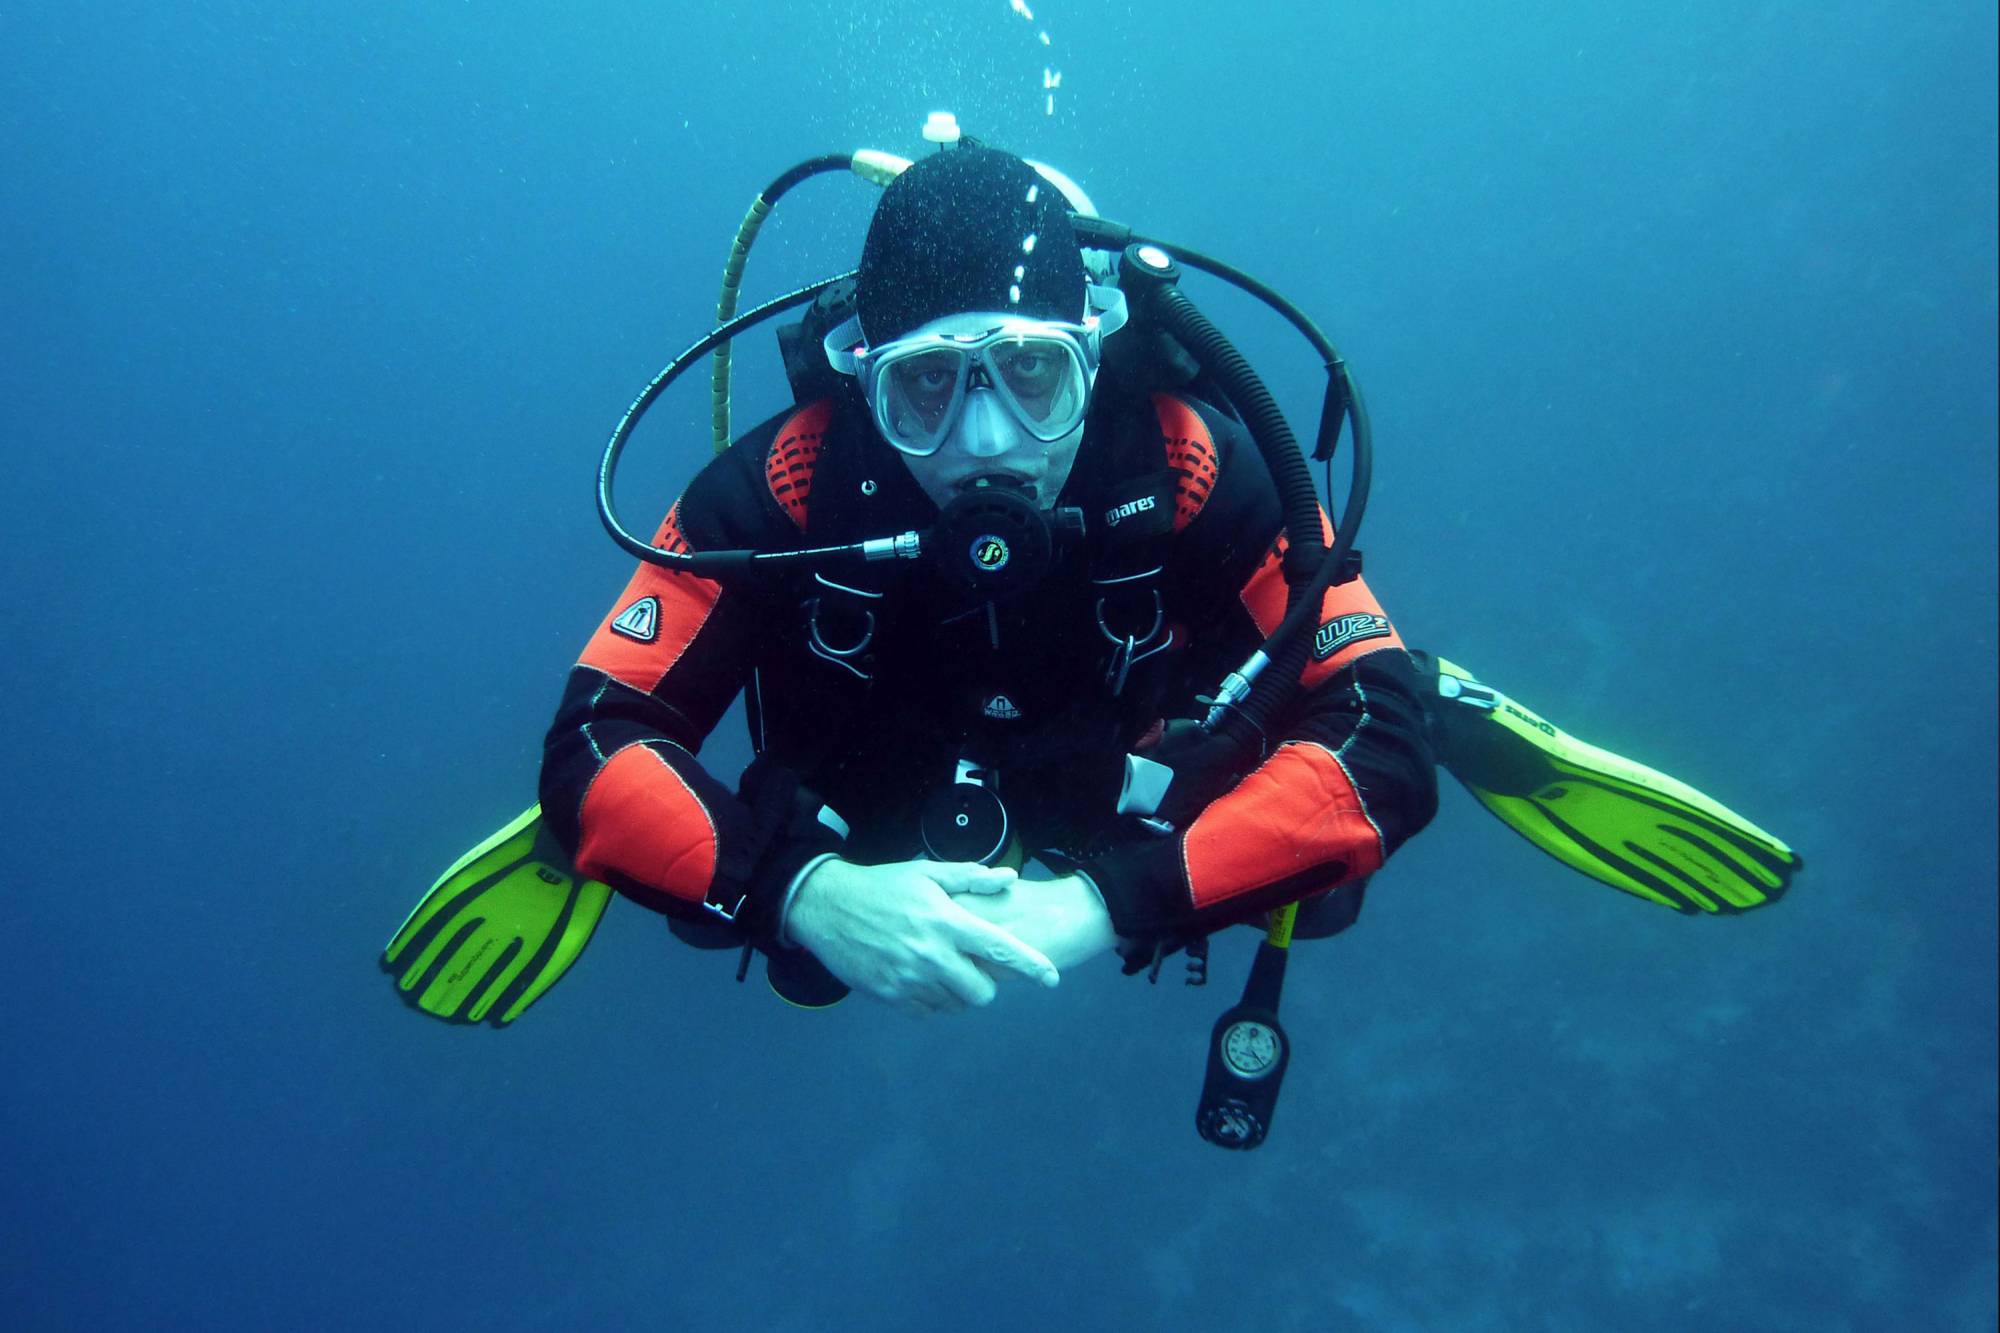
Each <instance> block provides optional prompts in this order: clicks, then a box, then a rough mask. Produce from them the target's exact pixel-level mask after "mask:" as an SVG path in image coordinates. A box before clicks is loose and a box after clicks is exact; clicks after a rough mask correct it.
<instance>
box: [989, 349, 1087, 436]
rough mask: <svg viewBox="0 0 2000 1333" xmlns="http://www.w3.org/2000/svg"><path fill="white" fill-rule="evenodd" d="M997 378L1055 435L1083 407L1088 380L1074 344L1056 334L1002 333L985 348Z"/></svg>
mask: <svg viewBox="0 0 2000 1333" xmlns="http://www.w3.org/2000/svg"><path fill="white" fill-rule="evenodd" d="M986 363H987V365H988V366H989V367H991V368H992V371H993V377H994V380H995V382H996V383H997V384H999V385H1000V386H1001V387H1002V388H1004V389H1005V390H1006V392H1007V395H1008V396H1009V397H1010V398H1012V399H1013V400H1014V403H1015V405H1016V406H1017V407H1019V408H1020V409H1021V413H1022V415H1023V416H1025V417H1026V418H1027V420H1028V421H1029V422H1031V423H1033V424H1034V425H1036V426H1038V427H1039V426H1047V427H1052V428H1054V429H1055V433H1056V434H1058V435H1060V434H1064V433H1066V432H1067V431H1068V430H1069V429H1070V428H1071V427H1072V426H1074V425H1075V424H1076V419H1077V417H1078V416H1079V415H1080V414H1081V413H1082V411H1083V403H1084V398H1085V395H1086V393H1087V391H1088V381H1087V379H1086V377H1085V375H1084V370H1083V362H1082V360H1081V359H1080V358H1079V357H1078V356H1077V353H1076V349H1075V348H1074V347H1073V346H1071V345H1070V344H1069V342H1068V341H1066V340H1064V339H1061V338H1036V337H1027V336H1023V337H1013V338H1003V339H1001V340H1000V341H998V342H996V343H994V344H993V345H992V346H991V347H989V348H987V350H986Z"/></svg>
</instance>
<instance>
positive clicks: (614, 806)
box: [576, 744, 721, 905]
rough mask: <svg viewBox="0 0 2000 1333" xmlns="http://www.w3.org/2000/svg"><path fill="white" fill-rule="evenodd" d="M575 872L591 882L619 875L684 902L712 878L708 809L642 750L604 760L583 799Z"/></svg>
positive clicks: (712, 829) (713, 836) (698, 895)
mask: <svg viewBox="0 0 2000 1333" xmlns="http://www.w3.org/2000/svg"><path fill="white" fill-rule="evenodd" d="M581 822H582V826H583V838H582V841H581V842H580V843H579V844H578V845H577V849H576V868H577V869H578V870H581V871H582V872H583V873H584V874H586V875H589V876H590V877H591V878H593V879H602V880H609V881H614V882H615V881H616V880H617V879H619V878H620V877H622V878H624V879H627V880H631V881H634V882H636V883H639V884H645V885H647V886H649V887H651V888H654V889H658V890H659V891H660V892H662V893H666V894H670V895H671V896H673V897H675V898H679V899H681V900H682V901H684V902H687V903H690V904H696V905H698V904H700V903H701V901H702V900H703V899H704V898H706V897H707V896H708V891H709V887H710V886H711V884H713V882H714V880H715V867H716V862H717V859H718V856H719V854H720V850H721V848H720V836H721V835H720V832H719V831H718V829H717V827H716V822H715V816H714V815H713V814H711V813H710V812H709V809H708V806H707V805H706V804H704V803H703V801H702V799H701V797H700V796H699V795H697V794H696V792H695V790H694V788H693V787H692V786H690V785H689V784H688V781H687V779H685V778H683V777H682V776H681V775H680V774H679V773H677V772H676V771H674V768H673V766H672V765H671V764H669V763H668V762H667V761H666V760H665V759H663V758H661V757H660V755H659V754H658V753H657V752H656V751H655V750H654V749H653V748H652V747H651V746H649V745H645V744H635V745H630V746H627V747H626V748H625V749H623V750H620V751H619V752H618V753H617V754H614V755H612V756H611V758H610V760H609V761H608V762H607V763H606V764H605V765H604V767H603V768H601V769H599V770H598V771H597V777H596V779H595V780H594V781H593V782H592V783H591V784H590V789H589V791H588V792H586V793H585V795H584V798H583V818H582V821H581Z"/></svg>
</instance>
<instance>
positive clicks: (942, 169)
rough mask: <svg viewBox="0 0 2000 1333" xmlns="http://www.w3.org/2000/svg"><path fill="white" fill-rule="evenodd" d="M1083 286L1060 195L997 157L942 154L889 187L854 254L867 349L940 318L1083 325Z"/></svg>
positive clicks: (954, 151) (1012, 161)
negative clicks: (974, 316)
mask: <svg viewBox="0 0 2000 1333" xmlns="http://www.w3.org/2000/svg"><path fill="white" fill-rule="evenodd" d="M1086 281H1087V279H1086V278H1085V275H1084V268H1083V256H1082V255H1081V254H1079V253H1078V252H1077V248H1076V234H1075V232H1074V231H1073V230H1072V229H1071V227H1070V222H1069V209H1068V206H1067V204H1066V202H1065V201H1064V199H1063V196H1062V193H1061V191H1059V190H1057V189H1056V188H1055V187H1054V186H1053V185H1051V184H1049V183H1048V182H1047V181H1045V180H1043V179H1042V178H1041V176H1040V174H1039V173H1037V172H1036V171H1035V169H1034V168H1033V167H1031V166H1029V165H1028V164H1027V163H1026V162H1023V161H1022V160H1021V159H1020V158H1018V157H1015V156H1014V155H1013V154H1012V153H1003V152H1001V151H999V150H998V149H994V148H968V147H962V146H961V147H957V148H948V149H944V150H942V151H940V152H937V153H934V154H932V155H931V156H929V157H925V158H920V159H918V160H917V161H916V162H914V163H912V164H911V165H910V167H909V168H908V169H907V170H905V171H904V172H903V174H902V175H900V176H898V177H897V178H896V179H895V180H894V181H892V182H890V184H889V186H888V188H886V189H885V190H883V192H882V199H881V202H880V203H878V204H877V205H876V207H875V216H874V219H873V220H872V221H871V222H870V223H869V224H868V239H867V241H866V242H864V243H863V245H862V247H861V268H860V274H859V277H858V278H857V291H856V298H857V301H858V303H859V306H860V313H861V334H862V337H863V338H865V339H866V340H867V341H868V344H869V345H870V346H871V347H879V346H880V345H881V344H883V343H885V342H888V341H890V340H891V339H894V338H900V337H902V336H903V335H904V334H906V333H908V332H910V331H911V330H912V329H915V328H918V327H919V326H921V325H924V324H928V323H930V322H931V321H932V320H934V319H941V318H943V317H944V316H946V315H956V314H962V313H964V312H965V311H968V310H1006V311H1015V312H1018V313H1020V314H1022V315H1024V316H1027V317H1028V318H1031V319H1055V320H1065V321H1072V322H1073V321H1076V320H1080V319H1082V318H1083V315H1084V304H1085V293H1084V287H1085V283H1086Z"/></svg>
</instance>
